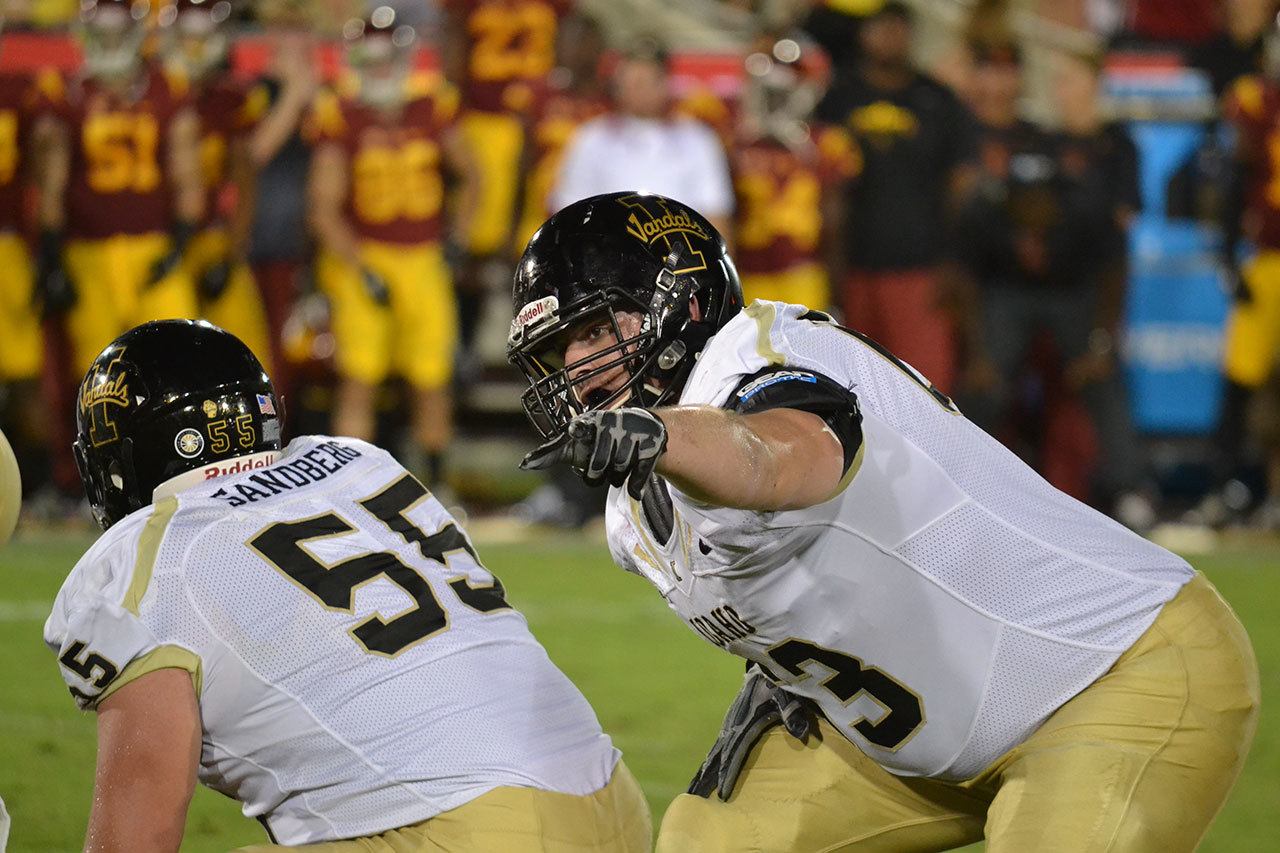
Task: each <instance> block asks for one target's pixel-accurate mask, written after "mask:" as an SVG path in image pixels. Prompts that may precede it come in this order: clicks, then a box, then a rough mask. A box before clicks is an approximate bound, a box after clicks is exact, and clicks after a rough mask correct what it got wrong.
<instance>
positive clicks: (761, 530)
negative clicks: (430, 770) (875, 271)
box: [607, 301, 1192, 780]
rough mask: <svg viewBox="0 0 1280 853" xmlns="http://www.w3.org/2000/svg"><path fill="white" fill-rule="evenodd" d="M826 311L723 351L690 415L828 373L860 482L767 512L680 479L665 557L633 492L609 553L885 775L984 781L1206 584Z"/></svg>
mask: <svg viewBox="0 0 1280 853" xmlns="http://www.w3.org/2000/svg"><path fill="white" fill-rule="evenodd" d="M806 312H807V309H805V308H803V307H801V306H798V305H787V304H784V303H778V302H763V301H759V302H755V303H753V304H752V305H751V306H750V307H749V308H748V309H747V310H746V311H744V312H742V313H741V314H740V315H738V316H737V317H736V318H734V319H733V320H732V321H730V322H729V323H728V324H727V325H726V326H725V327H724V328H723V329H722V330H721V331H720V332H719V333H717V334H716V335H715V336H714V337H713V338H712V339H711V342H710V343H709V344H708V345H707V348H706V349H705V350H704V351H703V353H702V355H701V358H700V359H699V361H698V363H697V365H696V366H695V367H694V370H693V373H692V375H691V376H690V378H689V381H688V383H687V386H686V388H685V390H684V393H683V394H682V396H681V399H680V402H681V403H682V404H705V405H711V406H724V405H727V404H728V403H729V402H730V401H729V397H730V395H731V394H734V393H735V390H736V389H737V388H738V386H739V385H740V383H742V381H743V380H744V379H745V378H746V377H749V376H752V375H754V374H755V373H757V372H759V371H760V370H762V369H765V368H767V367H770V366H771V365H772V366H781V367H790V368H795V369H798V370H805V371H812V372H814V373H819V374H823V375H825V376H827V377H829V378H830V379H832V380H834V381H835V382H837V383H840V384H841V385H843V386H845V387H846V388H848V389H849V390H851V391H852V392H853V393H854V394H855V395H856V396H857V399H858V403H859V406H860V408H861V412H862V434H863V446H862V449H861V450H860V451H859V453H858V457H857V458H856V459H855V461H854V463H853V467H852V468H851V473H852V477H851V478H849V477H846V483H847V485H845V486H844V488H843V489H842V490H841V491H840V492H839V493H838V494H837V495H836V496H834V497H833V498H832V499H830V500H829V501H827V502H826V503H823V504H820V505H818V506H814V507H809V508H807V509H803V510H796V511H784V512H765V513H758V512H749V511H743V510H732V509H723V508H716V507H709V506H705V505H702V504H700V503H698V502H696V501H694V500H692V499H691V498H689V497H687V496H685V495H683V494H681V493H680V492H679V491H677V490H675V489H674V488H670V487H669V491H670V492H671V496H672V499H673V503H674V515H675V524H674V532H673V533H672V535H671V539H670V541H669V542H666V543H660V542H657V541H656V536H655V534H654V533H653V531H652V528H651V527H650V525H649V524H647V522H646V520H645V518H644V515H643V510H642V508H641V507H640V506H639V505H638V504H637V503H636V502H635V501H633V500H631V499H630V498H629V496H628V495H627V493H626V491H625V489H618V488H615V489H612V490H611V492H610V495H609V501H608V511H607V523H608V531H609V545H610V549H611V551H612V553H613V556H614V559H615V560H616V561H617V562H618V563H619V564H620V565H622V566H623V567H624V568H627V569H628V570H630V571H634V572H636V573H638V574H641V575H643V576H645V577H646V578H648V579H649V580H650V581H651V582H652V583H653V584H654V585H656V586H657V587H658V589H659V590H660V591H661V593H662V594H663V596H664V597H665V598H666V599H667V602H668V604H669V606H670V607H671V608H672V609H673V610H675V611H676V612H677V613H679V614H680V616H681V617H682V618H683V619H684V620H685V621H686V622H687V623H689V625H690V626H691V627H693V628H694V630H696V631H697V632H698V633H699V634H701V635H702V636H703V637H704V638H706V639H707V640H709V641H710V642H712V643H715V644H716V645H719V646H721V647H723V648H725V649H728V650H729V651H731V652H733V653H735V654H738V655H741V656H743V657H745V658H748V659H750V660H754V661H757V662H759V663H760V664H762V665H764V666H766V667H767V668H768V670H769V671H770V672H772V673H773V674H774V675H775V676H776V677H777V678H778V679H779V680H780V681H782V682H784V683H785V684H786V685H787V686H788V689H790V690H792V691H794V692H796V693H799V694H802V695H804V696H807V697H809V698H810V699H812V700H814V701H815V702H817V703H818V705H819V706H820V707H821V709H822V711H823V713H824V714H825V715H826V716H827V717H828V718H829V719H830V720H831V721H832V722H833V723H834V724H835V725H836V726H838V727H839V728H840V730H841V731H842V732H843V733H844V734H845V735H846V736H847V737H848V738H849V739H850V740H851V741H852V742H853V743H855V744H856V745H858V746H859V747H860V748H861V749H862V750H863V751H864V752H865V753H866V754H867V755H868V756H870V757H871V758H872V759H873V760H875V761H876V762H877V763H879V764H880V765H881V766H883V767H884V768H885V769H887V770H889V771H891V772H893V773H896V774H899V775H904V776H928V777H935V778H941V779H948V780H958V779H967V778H970V777H972V776H974V775H976V774H977V773H978V772H980V771H981V770H983V769H984V768H986V767H987V766H989V765H990V764H991V763H992V762H994V761H995V760H996V759H997V758H998V757H999V756H1001V755H1002V754H1003V753H1005V752H1006V751H1007V750H1009V749H1010V748H1012V747H1013V746H1015V745H1017V744H1018V743H1020V742H1021V741H1022V740H1024V739H1025V738H1026V737H1027V736H1028V735H1029V734H1030V733H1031V732H1032V731H1033V730H1035V728H1036V727H1037V726H1039V725H1040V723H1041V722H1042V721H1043V720H1044V719H1045V718H1046V717H1048V716H1049V714H1051V713H1052V712H1053V711H1054V710H1055V709H1057V708H1058V707H1059V706H1060V705H1062V704H1063V703H1064V702H1066V701H1067V700H1068V699H1070V698H1071V697H1072V696H1074V695H1075V694H1076V693H1078V692H1080V691H1081V690H1082V689H1084V688H1085V687H1087V686H1088V685H1089V684H1090V683H1092V682H1093V681H1094V680H1095V679H1097V678H1098V677H1099V676H1100V675H1102V673H1104V672H1106V670H1107V669H1108V668H1109V667H1110V666H1111V665H1112V664H1113V663H1114V662H1115V660H1116V658H1117V657H1119V656H1120V654H1121V653H1122V652H1124V650H1125V649H1127V648H1128V647H1129V646H1130V645H1131V644H1132V643H1133V642H1134V641H1135V640H1136V639H1137V638H1138V636H1139V635H1141V634H1142V633H1143V631H1145V630H1146V629H1147V627H1148V626H1150V625H1151V623H1152V622H1153V621H1154V619H1155V617H1156V615H1157V613H1158V612H1159V610H1160V608H1161V606H1162V605H1163V604H1164V603H1165V602H1167V601H1168V600H1169V599H1171V598H1172V597H1173V596H1174V595H1175V594H1176V593H1177V592H1178V590H1179V589H1180V588H1181V586H1182V585H1183V584H1184V583H1185V582H1186V581H1187V580H1188V579H1189V578H1190V577H1191V576H1192V570H1191V568H1190V567H1189V566H1188V565H1187V564H1186V562H1184V561H1183V560H1182V559H1180V558H1179V557H1177V556H1175V555H1174V554H1172V553H1170V552H1168V551H1166V550H1165V549H1163V548H1160V547H1158V546H1156V545H1154V544H1152V543H1150V542H1148V541H1146V540H1144V539H1142V538H1141V537H1139V536H1137V535H1136V534H1134V533H1132V532H1130V531H1129V530H1127V529H1125V528H1124V527H1122V526H1121V525H1119V524H1117V523H1115V522H1114V521H1112V520H1111V519H1109V518H1107V517H1106V516H1104V515H1102V514H1100V513H1098V512H1095V511H1094V510H1092V509H1090V508H1089V507H1087V506H1085V505H1084V504H1082V503H1079V502H1078V501H1076V500H1073V499H1072V498H1070V497H1068V496H1066V495H1065V494H1063V493H1061V492H1059V491H1057V490H1056V489H1054V488H1053V487H1052V486H1050V485H1049V484H1048V483H1046V482H1045V481H1044V480H1043V479H1041V478H1040V477H1039V476H1037V475H1036V473H1035V472H1034V471H1032V470H1031V469H1030V468H1028V467H1027V466H1026V465H1025V464H1023V463H1022V462H1021V461H1020V460H1019V459H1018V458H1017V457H1016V456H1015V455H1014V454H1012V453H1011V452H1009V451H1008V450H1007V449H1005V448H1004V447H1003V446H1002V445H1000V444H999V442H997V441H996V440H995V439H993V438H991V437H990V436H988V435H987V434H986V433H984V432H983V431H982V430H980V429H979V428H978V427H976V426H974V425H973V423H971V422H970V421H969V420H967V419H966V418H965V417H963V416H962V415H961V414H960V413H959V412H958V411H957V410H956V409H955V407H954V406H953V405H952V404H951V402H950V401H949V400H948V399H947V398H946V397H945V396H943V395H942V394H940V393H938V392H936V391H935V390H933V389H932V388H931V387H930V386H929V384H928V383H927V382H926V381H925V380H924V379H923V378H921V377H920V375H919V374H918V373H916V372H915V371H914V370H912V369H911V368H910V367H908V366H906V365H904V364H903V363H902V362H900V361H898V360H896V359H894V358H893V357H892V356H889V355H888V354H887V353H885V352H884V351H883V350H881V349H879V348H878V347H877V346H876V345H874V344H872V343H871V342H869V341H867V340H866V339H864V338H861V337H860V336H857V335H855V334H852V333H850V332H848V331H846V330H844V329H841V328H840V327H838V326H836V325H834V324H832V323H831V322H830V321H829V319H828V318H825V316H824V315H818V314H816V313H812V314H809V317H810V319H802V318H803V317H804V316H805V315H806ZM742 393H744V394H749V393H751V392H750V388H749V387H748V388H744V389H743V391H742Z"/></svg>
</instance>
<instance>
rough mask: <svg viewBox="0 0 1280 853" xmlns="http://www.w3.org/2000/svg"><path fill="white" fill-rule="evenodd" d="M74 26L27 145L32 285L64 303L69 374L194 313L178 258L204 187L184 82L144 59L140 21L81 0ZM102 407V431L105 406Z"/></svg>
mask: <svg viewBox="0 0 1280 853" xmlns="http://www.w3.org/2000/svg"><path fill="white" fill-rule="evenodd" d="M77 33H78V35H79V37H80V41H81V47H82V50H83V53H84V57H85V64H84V75H83V76H81V77H76V78H72V79H65V78H63V77H62V76H61V75H59V74H56V73H50V74H46V75H43V76H42V78H41V86H40V88H41V96H42V101H41V106H40V110H41V113H42V115H41V117H40V118H39V119H38V121H37V125H36V127H35V140H34V144H33V150H34V151H36V152H37V154H38V156H39V159H40V161H41V162H40V164H39V165H40V169H39V189H40V210H39V226H40V229H41V235H40V244H39V263H38V273H37V281H38V283H39V285H38V286H39V287H40V288H41V290H42V292H43V294H44V295H45V298H46V304H51V303H52V302H55V301H61V302H62V303H63V304H64V305H65V304H67V303H71V302H73V303H74V304H72V305H71V306H70V309H69V313H68V316H67V330H68V333H69V335H70V337H71V344H72V349H73V351H74V364H73V365H72V369H71V374H72V375H73V376H75V377H77V378H78V377H79V376H80V375H81V374H82V372H83V371H84V370H85V369H86V368H87V367H88V365H89V364H90V362H92V361H93V359H94V358H95V357H96V356H97V354H98V352H99V351H100V350H101V349H102V348H103V347H104V346H106V345H107V344H108V343H110V342H111V340H112V339H113V338H115V337H116V336H117V335H119V334H121V333H122V332H124V331H125V330H126V329H128V328H130V327H131V326H134V325H136V324H138V323H141V322H144V321H146V320H154V319H159V318H165V317H193V316H197V310H196V301H195V291H194V288H193V286H192V282H191V279H190V277H189V276H188V275H187V273H186V270H185V269H184V268H183V266H182V265H181V258H182V253H183V251H184V250H185V249H186V247H187V243H188V241H189V240H190V238H191V237H192V235H193V234H194V233H195V229H196V227H197V224H198V223H199V221H200V219H201V215H202V211H203V207H204V187H203V184H202V182H201V179H200V157H199V131H200V126H199V119H198V117H197V115H196V113H195V110H194V109H193V108H192V105H191V102H190V100H189V99H188V97H187V95H186V91H185V85H184V84H182V83H180V82H176V81H174V80H172V79H171V78H170V77H168V76H167V75H166V74H165V73H164V72H163V71H162V70H161V69H160V68H159V67H157V66H155V65H154V64H152V63H150V62H146V61H144V60H143V59H142V55H141V51H142V45H143V42H144V40H145V39H146V38H147V36H148V25H147V22H146V20H145V19H144V18H140V17H139V16H137V15H135V14H134V7H133V4H132V3H130V2H127V0H87V2H86V3H85V4H84V7H83V12H82V23H81V26H80V27H79V29H78V30H77ZM126 212H127V213H126ZM122 214H124V215H122ZM64 236H65V246H64ZM68 284H69V285H70V287H69V292H64V291H65V290H66V286H67V285H68ZM109 402H110V401H108V403H109ZM95 411H99V410H95ZM100 414H101V416H102V424H101V425H100V426H101V428H102V429H104V430H105V429H110V406H109V405H108V404H105V403H104V405H103V407H102V409H101V410H100Z"/></svg>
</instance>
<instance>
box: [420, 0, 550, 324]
mask: <svg viewBox="0 0 1280 853" xmlns="http://www.w3.org/2000/svg"><path fill="white" fill-rule="evenodd" d="M440 5H441V6H442V7H443V9H444V12H445V38H444V44H443V45H442V48H443V50H442V53H443V59H444V71H445V75H446V77H448V79H449V82H450V83H452V84H453V85H455V86H457V87H458V89H459V91H460V92H461V96H462V113H461V115H460V117H459V120H458V126H459V129H460V130H461V132H462V134H463V135H464V136H465V137H466V140H467V145H468V147H469V148H470V149H471V151H472V152H474V154H475V157H476V161H477V163H478V164H479V168H480V173H481V174H482V175H483V177H484V180H483V183H482V184H481V188H482V189H481V194H480V200H479V204H478V206H477V210H476V216H475V218H474V220H473V221H472V222H471V223H470V224H469V226H468V228H467V229H466V230H465V231H460V232H459V237H460V238H461V244H462V246H463V247H464V248H465V249H466V251H467V253H468V256H469V257H468V263H467V264H466V265H465V267H464V269H463V270H462V272H461V274H460V275H459V281H458V284H459V307H460V309H461V321H462V342H463V345H464V347H467V348H469V347H470V345H471V338H472V335H473V334H474V332H475V327H476V325H477V324H478V323H479V321H480V317H481V314H482V313H483V310H484V301H485V294H486V293H487V292H489V291H490V290H493V289H495V288H496V287H499V286H502V285H503V284H504V283H505V282H506V281H507V276H508V275H509V274H510V269H511V264H510V262H509V260H508V257H507V255H508V252H509V251H510V247H511V238H512V233H513V229H514V227H515V225H516V222H517V217H518V216H519V214H520V211H519V210H517V209H516V200H517V196H518V188H519V180H520V175H519V168H520V161H521V157H522V154H521V152H522V150H523V148H524V145H525V144H526V139H525V127H526V121H527V119H528V117H529V115H530V112H531V111H532V109H533V107H534V105H535V102H536V92H537V90H538V88H539V87H541V86H544V85H545V81H546V77H547V75H548V74H549V73H550V72H551V69H552V68H554V67H555V64H556V33H557V31H558V28H559V25H560V19H561V18H562V17H563V16H564V15H565V14H566V12H567V11H568V9H569V7H570V6H571V5H572V0H444V2H442V3H441V4H440ZM518 248H520V247H517V250H518Z"/></svg>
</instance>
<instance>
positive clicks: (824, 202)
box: [815, 182, 848, 309]
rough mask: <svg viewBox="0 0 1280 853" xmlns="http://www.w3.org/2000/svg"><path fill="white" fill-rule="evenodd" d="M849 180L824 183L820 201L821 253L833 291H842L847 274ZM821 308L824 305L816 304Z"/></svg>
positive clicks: (833, 292)
mask: <svg viewBox="0 0 1280 853" xmlns="http://www.w3.org/2000/svg"><path fill="white" fill-rule="evenodd" d="M847 192H848V182H844V183H834V182H833V183H824V184H823V185H822V196H821V200H820V202H819V205H820V207H821V213H822V234H821V236H820V237H819V254H820V257H821V258H822V262H823V265H824V266H825V267H826V268H827V278H828V280H829V281H830V282H831V293H832V294H833V295H834V294H836V293H839V292H840V287H841V286H842V285H841V283H842V282H843V281H844V276H845V272H846V269H845V247H844V226H845V194H846V193H847ZM815 307H817V308H819V309H821V308H822V307H823V306H815Z"/></svg>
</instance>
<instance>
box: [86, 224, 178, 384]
mask: <svg viewBox="0 0 1280 853" xmlns="http://www.w3.org/2000/svg"><path fill="white" fill-rule="evenodd" d="M169 245H170V243H169V235H167V234H161V233H154V234H122V235H119V236H116V237H108V238H106V239H105V240H72V241H70V242H68V243H67V246H66V248H65V250H64V251H63V263H64V264H65V265H66V269H67V275H68V276H70V278H71V282H72V284H73V286H74V287H75V290H76V304H75V307H74V308H72V309H71V312H70V314H69V315H68V317H67V333H68V334H69V335H70V337H71V346H72V352H73V353H74V355H75V359H76V362H75V368H76V370H77V371H78V372H81V373H83V372H84V371H86V370H88V369H89V365H90V364H92V363H93V360H94V359H95V358H96V357H97V355H98V353H99V352H101V351H102V349H103V348H104V347H105V346H106V345H107V344H109V343H111V342H112V341H113V340H115V338H116V337H117V336H119V335H120V334H122V333H124V332H126V331H128V330H129V329H131V328H133V327H134V326H137V325H138V324H140V323H145V322H147V321H148V320H166V319H171V318H175V317H180V318H190V317H195V316H197V308H196V295H195V288H194V287H193V286H192V284H191V278H190V276H188V275H187V272H186V270H184V269H183V268H182V266H181V265H179V266H178V268H177V269H175V270H174V271H173V273H171V274H170V275H168V276H166V277H165V278H163V279H161V280H160V281H158V282H156V283H155V284H154V285H151V286H147V277H148V275H149V274H150V271H151V267H152V265H153V264H154V263H155V262H156V261H158V260H159V259H160V258H162V257H164V254H165V253H166V252H168V251H169Z"/></svg>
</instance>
